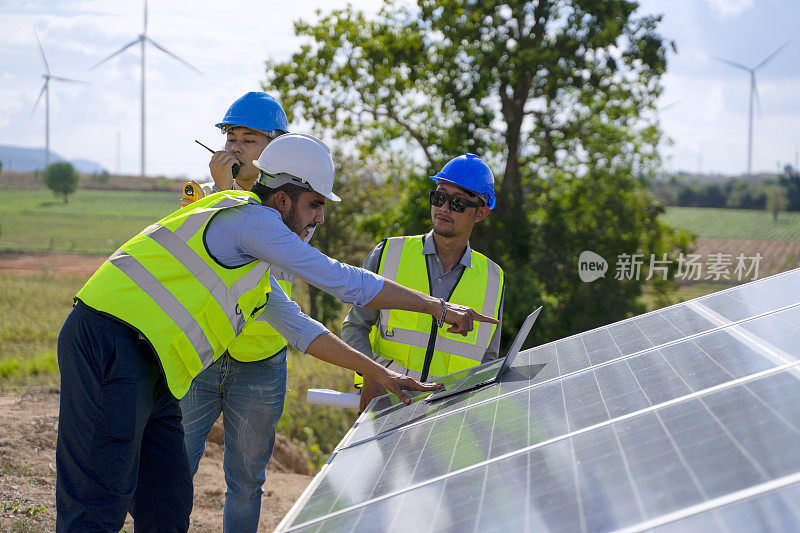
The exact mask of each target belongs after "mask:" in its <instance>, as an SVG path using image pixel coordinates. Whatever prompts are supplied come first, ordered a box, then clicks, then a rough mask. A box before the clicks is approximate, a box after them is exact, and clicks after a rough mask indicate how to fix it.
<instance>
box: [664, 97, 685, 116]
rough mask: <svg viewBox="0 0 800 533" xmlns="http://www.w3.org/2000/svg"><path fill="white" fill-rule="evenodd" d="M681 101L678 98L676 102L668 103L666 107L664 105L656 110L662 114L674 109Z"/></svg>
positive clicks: (681, 99)
mask: <svg viewBox="0 0 800 533" xmlns="http://www.w3.org/2000/svg"><path fill="white" fill-rule="evenodd" d="M682 101H683V98H678V99H677V100H675V101H674V102H670V103H668V104H667V105H665V106H664V107H660V108H659V109H658V110H659V112H662V113H663V112H664V111H667V110H669V109H672V108H673V107H675V106H676V105H678V104H680V103H681V102H682Z"/></svg>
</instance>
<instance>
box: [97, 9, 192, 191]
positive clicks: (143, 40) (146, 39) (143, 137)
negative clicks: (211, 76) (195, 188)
mask: <svg viewBox="0 0 800 533" xmlns="http://www.w3.org/2000/svg"><path fill="white" fill-rule="evenodd" d="M137 43H138V44H139V45H140V46H141V48H142V70H141V75H142V79H141V97H142V100H141V113H142V126H141V174H140V175H141V177H144V176H145V153H146V146H147V145H146V129H145V116H146V113H145V94H146V91H145V51H146V49H147V47H146V46H145V45H146V44H147V43H150V44H152V45H153V46H155V47H156V48H157V49H159V50H161V51H162V52H164V53H165V54H167V55H168V56H170V57H172V58H173V59H175V60H177V61H179V62H181V63H183V64H184V65H186V66H187V67H189V68H190V69H192V70H194V71H195V72H197V73H198V74H202V72H200V71H199V70H198V69H196V68H195V67H193V66H192V65H190V64H189V63H188V62H186V61H184V60H183V59H181V58H180V57H178V56H176V55H175V54H173V53H172V52H170V51H169V50H167V49H166V48H164V47H163V46H161V45H160V44H158V43H157V42H155V41H154V40H153V39H151V38H150V37H149V36H148V35H147V0H144V29H143V30H142V33H140V34H139V36H138V37H136V39H134V40H132V41H131V42H129V43H128V44H126V45H124V46H123V47H122V48H120V49H119V50H117V51H116V52H114V53H113V54H111V55H110V56H108V57H106V58H105V59H102V60H100V61H98V62H97V63H95V64H94V65H93V66H92V67H91V68H90V70H91V69H94V68H97V67H99V66H100V65H102V64H103V63H105V62H106V61H108V60H109V59H111V58H113V57H116V56H118V55H119V54H121V53H122V52H124V51H125V50H127V49H128V48H130V47H132V46H134V45H136V44H137Z"/></svg>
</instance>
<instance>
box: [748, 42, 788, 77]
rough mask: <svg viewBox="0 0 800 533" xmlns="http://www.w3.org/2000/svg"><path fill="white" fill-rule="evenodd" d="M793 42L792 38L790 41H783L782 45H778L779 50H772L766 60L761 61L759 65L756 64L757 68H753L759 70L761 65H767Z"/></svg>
mask: <svg viewBox="0 0 800 533" xmlns="http://www.w3.org/2000/svg"><path fill="white" fill-rule="evenodd" d="M791 42H792V40H791V39H789V40H788V41H786V42H785V43H783V44H782V45H781V46H780V47H778V49H777V50H775V51H774V52H772V53H771V54H770V55H768V56H767V58H766V59H765V60H764V61H762V62H761V63H759V64H758V65H756V66H755V68H753V70H758V69H760V68H761V67H763V66H764V65H766V64H767V63H769V62H770V61H772V60H773V59H774V58H775V56H776V55H778V54H779V53H781V51H782V50H783V49H784V48H786V47H787V46H789V43H791Z"/></svg>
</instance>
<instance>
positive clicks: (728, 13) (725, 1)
mask: <svg viewBox="0 0 800 533" xmlns="http://www.w3.org/2000/svg"><path fill="white" fill-rule="evenodd" d="M708 3H709V4H711V7H712V8H713V9H714V10H715V11H716V12H717V13H719V14H720V15H722V16H723V17H735V16H737V15H739V13H741V12H742V11H745V10H747V9H750V8H751V7H753V0H708Z"/></svg>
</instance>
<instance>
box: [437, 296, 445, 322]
mask: <svg viewBox="0 0 800 533" xmlns="http://www.w3.org/2000/svg"><path fill="white" fill-rule="evenodd" d="M439 301H440V302H441V303H442V316H440V317H439V318H438V319H436V327H437V328H441V327H442V326H444V315H445V314H446V313H447V304H446V303H445V301H444V298H439Z"/></svg>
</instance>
